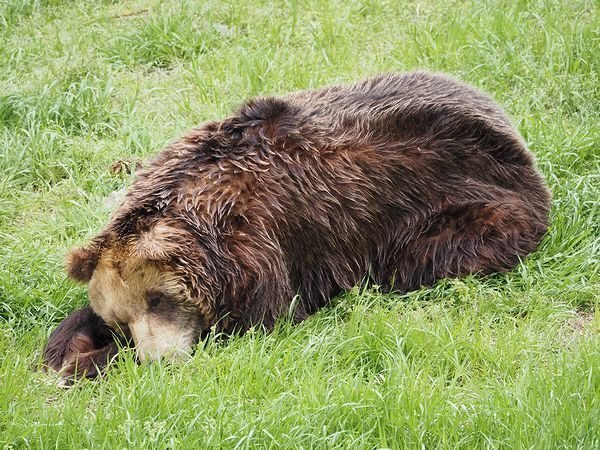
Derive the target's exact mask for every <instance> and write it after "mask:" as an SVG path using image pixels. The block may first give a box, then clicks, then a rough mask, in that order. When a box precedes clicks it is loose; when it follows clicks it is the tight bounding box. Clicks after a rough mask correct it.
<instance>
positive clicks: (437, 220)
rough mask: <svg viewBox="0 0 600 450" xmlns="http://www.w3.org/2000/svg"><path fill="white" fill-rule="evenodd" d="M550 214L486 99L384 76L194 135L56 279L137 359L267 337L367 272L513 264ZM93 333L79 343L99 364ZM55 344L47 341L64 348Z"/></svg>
mask: <svg viewBox="0 0 600 450" xmlns="http://www.w3.org/2000/svg"><path fill="white" fill-rule="evenodd" d="M549 206H550V193H549V191H548V189H547V188H546V186H545V184H544V182H543V180H542V178H541V177H540V175H539V173H538V172H537V171H536V169H535V166H534V161H533V158H532V155H531V153H530V152H529V151H528V150H527V148H526V145H525V143H524V142H523V140H522V138H521V137H520V136H519V134H518V133H517V131H515V129H514V127H513V126H512V124H511V122H510V120H509V119H508V118H507V116H506V115H505V113H504V112H503V111H502V109H501V108H500V107H499V106H498V105H497V104H496V103H495V102H494V101H492V100H491V99H490V97H488V96H487V95H485V94H483V93H481V92H480V91H478V90H476V89H474V88H472V87H469V86H467V85H465V84H463V83H462V82H459V81H457V80H454V79H452V78H449V77H447V76H444V75H439V74H432V73H427V72H421V71H419V72H412V73H407V74H388V75H382V76H377V77H375V78H371V79H367V80H365V81H362V82H359V83H357V84H352V85H344V86H335V87H328V88H324V89H320V90H313V91H303V92H298V93H294V94H290V95H286V96H282V97H262V98H255V99H253V100H250V101H248V102H246V103H245V104H243V105H242V106H241V107H240V108H239V110H238V111H237V112H236V113H235V114H234V115H233V116H232V117H229V118H227V119H225V120H222V121H219V122H209V123H205V124H204V125H202V126H200V127H199V128H197V129H194V130H192V131H191V132H189V133H188V134H187V135H185V136H184V137H183V138H181V139H179V140H178V141H176V142H174V143H173V144H171V145H169V146H168V147H167V148H166V149H164V150H163V151H162V152H161V153H160V154H159V155H158V156H157V157H156V159H154V161H152V162H151V163H150V164H149V165H148V166H147V167H145V168H144V169H143V170H141V171H139V172H138V174H137V178H136V179H135V181H134V182H133V184H132V186H131V188H130V190H129V191H128V193H127V195H126V197H125V199H124V201H123V203H122V204H121V205H120V207H119V208H118V209H117V210H116V212H115V213H114V214H113V215H112V217H111V219H110V221H109V223H108V224H107V225H106V227H105V228H104V229H103V230H102V231H101V232H100V234H98V235H97V236H96V237H94V238H93V239H92V241H91V242H90V243H89V244H88V245H87V246H85V247H83V248H81V249H76V250H74V251H72V252H71V253H70V255H69V256H68V258H67V270H68V273H69V275H70V277H71V278H73V279H75V280H77V281H81V282H85V283H88V286H89V298H90V302H91V307H92V308H93V312H94V313H95V314H97V315H98V316H99V317H100V318H101V319H102V327H104V328H102V330H100V331H101V333H103V334H104V333H106V332H109V331H110V330H121V332H122V333H123V334H124V335H127V336H131V337H132V339H133V341H134V343H135V346H136V349H137V352H138V355H139V357H140V359H142V360H143V359H145V358H158V357H161V356H163V355H165V354H177V353H180V352H187V351H188V350H189V349H190V347H192V345H193V344H194V343H196V342H197V341H198V340H199V338H200V337H201V336H203V335H204V334H205V333H207V332H208V331H209V330H211V329H213V330H216V331H217V332H219V331H222V332H224V333H231V332H234V331H239V332H243V331H245V330H247V329H248V328H250V327H252V326H255V325H261V326H264V327H266V328H267V329H268V328H269V327H272V326H273V324H274V323H275V321H276V320H277V319H278V318H280V317H282V316H283V315H287V314H288V313H289V311H290V309H291V308H292V309H293V317H294V318H295V319H296V320H302V319H304V318H305V317H307V316H309V315H310V314H311V313H313V312H315V311H316V310H317V309H319V308H320V307H322V306H324V305H326V304H327V302H328V301H329V299H331V298H332V297H333V296H335V295H337V294H339V293H341V292H343V291H344V290H346V289H349V288H351V287H353V286H354V285H355V284H356V283H358V282H360V281H361V280H364V279H368V280H370V281H371V282H372V283H375V284H377V285H380V286H383V287H385V288H386V289H389V290H396V291H403V292H404V291H409V290H412V289H417V288H419V287H421V286H427V285H431V284H432V283H434V282H435V281H436V280H438V279H440V278H442V277H457V276H461V275H465V274H475V273H476V274H488V273H491V272H497V271H506V270H509V269H511V268H513V267H514V266H515V265H516V264H517V263H518V262H519V260H520V259H521V258H523V257H525V256H526V255H527V254H529V253H530V252H532V251H533V250H534V249H535V248H536V247H537V245H538V243H539V241H540V239H541V237H542V236H543V235H544V233H545V231H546V229H547V219H548V209H549ZM295 297H296V300H294V298H295ZM85 311H87V313H86V314H87V317H88V320H91V321H92V322H94V324H97V323H98V322H97V321H98V319H97V317H95V315H94V314H90V310H89V309H86V310H85ZM69 321H70V322H76V320H74V319H73V318H72V317H71V316H70V317H69V318H68V319H67V322H69ZM67 328H69V327H67ZM71 328H73V327H72V326H71ZM75 328H76V327H75ZM94 330H96V331H97V330H98V328H94V327H91V328H88V333H87V337H88V338H90V339H88V341H87V342H88V347H87V348H85V350H86V351H87V352H89V351H100V354H102V355H103V357H104V356H105V355H104V353H103V352H105V350H104V345H103V344H106V345H109V344H107V342H108V341H101V340H98V339H96V340H94V336H93V335H94V332H95V331H94ZM57 334H58V336H55V338H54V339H51V344H52V345H53V346H55V347H59V348H60V347H61V346H63V347H66V346H67V345H68V342H70V340H72V338H73V336H72V335H69V333H68V332H64V333H62V334H61V333H57ZM84 334H85V333H84ZM110 345H112V343H111V344H110ZM69 351H70V350H67V352H66V353H69ZM108 354H111V353H110V352H108ZM67 356H68V357H67V358H66V359H65V357H64V354H63V353H61V358H62V360H61V361H58V359H55V360H54V364H55V365H56V366H60V364H62V363H63V362H64V361H67V362H68V361H73V355H67ZM50 359H51V358H50ZM87 360H94V358H87ZM95 362H96V363H97V362H98V360H97V359H96V361H95ZM50 365H52V364H50Z"/></svg>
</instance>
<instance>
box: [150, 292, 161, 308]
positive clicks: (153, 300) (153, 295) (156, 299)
mask: <svg viewBox="0 0 600 450" xmlns="http://www.w3.org/2000/svg"><path fill="white" fill-rule="evenodd" d="M147 297H148V306H149V307H150V308H156V307H157V306H158V305H159V304H160V302H161V300H162V298H163V295H162V294H161V293H160V292H150V293H148V295H147Z"/></svg>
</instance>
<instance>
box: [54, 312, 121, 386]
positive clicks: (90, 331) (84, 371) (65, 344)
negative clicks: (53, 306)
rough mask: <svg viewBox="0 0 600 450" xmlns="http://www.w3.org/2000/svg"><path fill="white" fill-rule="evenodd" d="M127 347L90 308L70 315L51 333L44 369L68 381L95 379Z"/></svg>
mask: <svg viewBox="0 0 600 450" xmlns="http://www.w3.org/2000/svg"><path fill="white" fill-rule="evenodd" d="M127 344H128V341H127V340H126V339H122V338H120V337H119V336H118V335H116V334H115V332H114V331H113V330H112V329H111V328H109V327H108V326H107V325H106V324H105V323H104V322H103V321H102V319H100V317H98V315H96V314H95V313H94V311H93V310H92V308H91V307H89V306H87V307H85V308H82V309H80V310H77V311H75V312H73V313H71V314H70V315H69V316H68V317H67V318H66V319H65V320H63V321H62V322H61V323H60V325H59V326H58V327H57V328H56V330H54V331H53V332H52V334H51V335H50V339H49V340H48V343H47V344H46V348H45V349H44V355H43V360H44V367H45V368H49V369H52V370H54V371H56V372H59V373H60V374H61V375H62V376H63V377H64V378H66V379H71V378H73V377H76V376H79V377H81V376H83V377H87V378H95V377H96V376H98V375H99V374H100V373H101V372H102V370H103V369H104V367H105V366H106V365H107V364H108V363H109V362H110V361H111V359H112V358H113V357H114V356H115V355H116V354H117V351H118V350H119V347H121V346H126V345H127Z"/></svg>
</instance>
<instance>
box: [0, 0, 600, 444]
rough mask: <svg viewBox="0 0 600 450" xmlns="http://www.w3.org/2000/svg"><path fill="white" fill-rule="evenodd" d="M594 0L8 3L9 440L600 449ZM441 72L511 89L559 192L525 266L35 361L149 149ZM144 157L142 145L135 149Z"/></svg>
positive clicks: (3, 62) (1, 327)
mask: <svg viewBox="0 0 600 450" xmlns="http://www.w3.org/2000/svg"><path fill="white" fill-rule="evenodd" d="M598 23H600V17H599V14H598V3H597V2H596V1H593V0H589V1H585V0H583V1H577V0H574V1H569V2H563V1H541V0H540V1H533V0H532V1H525V0H521V1H514V2H499V1H489V0H485V1H472V2H468V1H453V0H440V1H436V2H433V1H425V0H423V1H402V2H399V1H391V0H390V1H347V0H332V1H327V2H323V1H319V0H306V1H294V0H288V1H283V0H282V1H275V2H272V1H267V0H261V1H256V2H243V1H240V0H227V1H221V0H220V1H206V2H194V1H185V0H182V1H163V2H159V1H147V2H144V1H123V2H116V1H114V2H112V1H91V0H88V1H67V0H0V174H1V176H0V444H2V445H3V446H4V448H28V447H33V448H50V447H57V448H215V447H223V448H234V447H238V448H254V447H259V448H265V447H274V448H327V449H329V448H335V447H337V448H382V447H389V448H482V447H489V448H498V447H500V448H598V447H599V446H600V429H599V428H598V423H600V333H599V332H600V294H599V292H600V277H599V266H600V264H599V254H600V237H599V236H600V210H599V203H598V198H599V197H600V186H599V184H600V183H599V181H600V178H599V173H600V144H599V142H600V127H599V122H598V117H599V114H600V79H599V75H598V73H599V69H600V50H599V49H600V40H599V39H600V36H599V35H598ZM414 68H426V69H431V70H438V71H444V72H448V73H451V74H454V75H455V76H457V77H459V78H461V79H463V80H465V81H467V82H469V83H471V84H474V85H476V86H479V87H481V88H483V89H485V90H487V91H489V92H491V93H492V94H493V95H494V97H495V98H496V99H497V100H498V101H499V102H500V103H501V104H502V105H504V107H505V108H506V110H507V112H508V113H509V115H510V116H511V117H512V118H513V120H514V122H515V124H516V126H517V128H518V129H519V131H520V132H521V133H522V135H523V136H524V138H525V140H526V141H527V143H528V145H529V146H530V148H531V150H532V151H533V152H534V153H535V155H536V158H537V160H538V165H539V168H540V170H541V171H542V172H543V174H544V176H545V177H546V180H547V181H548V184H549V186H550V188H551V190H552V192H553V195H554V201H553V209H552V213H551V224H550V230H549V233H548V235H547V237H546V238H545V239H544V241H543V242H542V244H541V247H540V249H539V251H538V252H536V253H535V254H534V255H532V256H531V257H530V258H528V259H527V260H525V261H524V262H523V263H522V264H521V265H519V267H517V268H516V269H515V270H513V271H512V272H510V273H508V274H504V275H496V276H491V277H486V278H477V277H468V278H464V279H461V280H454V281H444V282H441V283H439V284H438V285H437V286H435V287H433V288H431V289H423V290H421V291H418V292H414V293H411V294H408V295H383V294H381V293H379V291H378V290H377V288H376V287H375V288H371V289H364V288H361V287H357V288H356V289H355V290H353V291H352V292H349V293H348V294H347V295H345V296H342V297H339V298H337V299H335V300H334V301H333V304H332V306H331V307H329V308H326V309H324V310H323V311H321V312H320V313H318V314H317V315H316V316H314V317H313V318H311V319H310V320H308V321H306V322H305V323H303V324H300V325H290V324H289V323H286V322H282V323H280V324H279V325H278V326H277V328H276V330H275V331H274V332H272V333H269V334H264V333H262V332H251V333H249V334H248V335H246V336H244V337H241V338H234V339H232V340H230V341H229V342H227V343H223V342H221V341H219V340H218V339H209V341H208V342H207V343H206V346H204V347H203V348H200V349H198V351H197V352H196V354H195V356H194V358H192V359H191V360H190V361H188V362H186V363H183V364H180V365H177V366H169V365H167V364H164V363H153V364H148V365H143V366H137V365H136V364H134V363H133V360H132V358H131V357H130V355H123V358H122V360H121V361H119V363H118V364H117V365H116V366H115V367H114V368H113V369H112V370H111V371H110V373H109V376H108V377H107V378H106V379H104V380H102V381H100V382H88V381H83V382H81V383H78V384H77V385H76V386H75V387H74V388H72V389H70V390H66V391H65V390H63V389H61V388H59V387H57V386H56V385H55V384H53V382H52V380H50V379H49V377H48V376H47V375H44V374H42V373H40V372H39V371H37V370H36V368H38V367H39V363H40V355H41V350H42V348H43V344H44V342H45V340H46V339H47V336H48V334H49V332H50V331H51V330H52V329H53V327H55V326H56V324H57V323H58V322H59V321H60V320H61V319H62V318H64V317H65V315H66V314H68V313H69V312H70V311H72V310H73V309H75V308H77V307H79V306H81V305H83V304H85V302H86V292H85V289H84V288H82V287H80V286H77V285H75V284H73V283H71V282H70V281H67V280H66V277H65V274H64V270H63V257H64V254H65V252H66V250H67V249H68V248H71V247H73V246H76V245H78V244H81V243H83V242H85V240H86V238H88V237H89V236H91V235H93V234H94V232H95V231H98V230H99V229H100V227H101V226H102V224H103V223H104V222H105V221H106V218H107V216H108V214H109V210H108V207H107V206H106V205H107V204H110V201H107V200H106V199H107V198H109V196H110V195H111V193H112V192H113V191H117V190H119V189H120V188H122V187H123V186H124V185H127V184H128V183H129V182H130V181H131V176H130V175H128V173H127V172H128V171H127V170H114V167H115V163H116V162H123V161H124V162H125V163H129V164H130V165H131V164H134V163H135V161H136V160H137V159H144V158H147V157H148V156H150V155H152V154H154V153H155V152H156V151H158V150H159V149H160V148H161V147H162V146H163V145H165V144H166V143H167V142H168V141H170V140H172V139H174V138H176V137H177V136H179V135H180V134H181V133H182V132H183V131H184V130H186V129H188V128H189V127H192V126H194V125H195V124H198V123H200V122H202V121H204V120H209V119H220V118H223V117H224V116H225V115H227V114H228V112H230V111H232V109H233V108H235V106H236V105H238V104H239V103H241V102H242V101H243V100H244V99H246V98H248V97H250V96H252V95H257V94H276V93H283V92H289V91H292V90H296V89H304V88H310V87H319V86H324V85H327V84H331V83H335V82H346V81H353V80H358V79H360V78H363V77H366V76H369V75H373V74H376V73H380V72H384V71H391V70H410V69H414ZM126 165H127V164H125V166H126Z"/></svg>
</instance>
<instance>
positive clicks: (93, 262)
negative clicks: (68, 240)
mask: <svg viewBox="0 0 600 450" xmlns="http://www.w3.org/2000/svg"><path fill="white" fill-rule="evenodd" d="M99 259H100V252H99V251H98V249H96V248H93V247H91V248H85V247H83V248H76V249H74V250H71V251H70V252H69V254H68V255H67V260H66V266H67V274H68V275H69V277H71V278H72V279H73V280H75V281H80V282H82V283H87V282H88V281H90V280H91V278H92V275H93V274H94V270H96V266H97V265H98V260H99Z"/></svg>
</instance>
